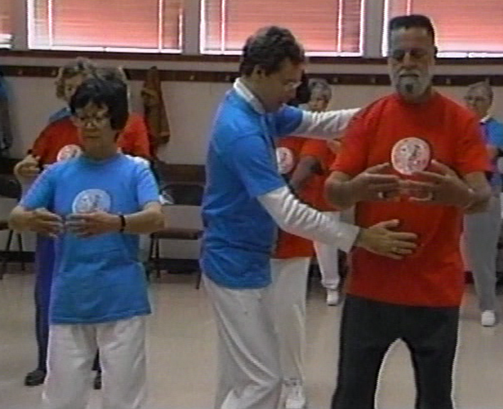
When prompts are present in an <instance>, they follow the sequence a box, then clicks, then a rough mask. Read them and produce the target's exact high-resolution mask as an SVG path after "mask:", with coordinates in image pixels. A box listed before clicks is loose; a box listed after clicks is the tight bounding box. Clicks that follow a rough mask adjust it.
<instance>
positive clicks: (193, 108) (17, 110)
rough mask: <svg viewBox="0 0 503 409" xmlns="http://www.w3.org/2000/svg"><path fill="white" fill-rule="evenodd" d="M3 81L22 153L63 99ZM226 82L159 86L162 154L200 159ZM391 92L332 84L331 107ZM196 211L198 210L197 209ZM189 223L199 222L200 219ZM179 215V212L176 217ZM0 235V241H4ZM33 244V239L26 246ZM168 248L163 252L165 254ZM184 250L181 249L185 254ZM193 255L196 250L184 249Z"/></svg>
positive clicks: (36, 82)
mask: <svg viewBox="0 0 503 409" xmlns="http://www.w3.org/2000/svg"><path fill="white" fill-rule="evenodd" d="M64 62H65V60H58V59H30V58H21V57H7V58H3V59H2V64H6V65H49V66H57V65H60V64H62V63H64ZM102 63H103V64H110V65H112V64H113V65H122V66H124V67H125V68H148V67H150V66H151V65H153V64H152V63H151V62H138V61H135V62H133V61H131V62H128V61H103V62H102ZM156 64H157V65H158V67H159V68H161V69H172V70H177V69H179V70H208V71H211V70H222V71H234V70H236V65H235V64H228V63H178V62H177V63H174V62H166V63H163V62H158V63H156ZM309 70H310V72H312V73H316V72H318V73H320V72H321V73H369V74H382V73H385V72H386V67H385V66H382V65H375V66H372V65H354V66H351V65H346V64H344V65H339V66H337V65H334V66H330V65H318V66H314V65H313V66H311V67H309ZM437 72H438V73H439V74H466V75H471V74H484V75H485V74H487V75H490V74H503V67H500V66H492V65H484V66H470V65H456V66H439V67H437ZM6 80H7V82H8V85H9V88H10V91H11V96H12V106H11V110H12V117H13V118H12V119H13V127H14V133H15V142H14V146H13V149H12V155H13V156H16V157H21V156H22V155H23V154H24V152H26V150H27V149H28V148H29V147H30V146H31V144H32V142H33V140H34V139H35V138H36V136H37V135H38V133H39V132H40V131H41V129H42V128H43V127H44V125H45V124H46V122H47V118H48V117H49V115H50V114H51V113H52V112H54V111H55V110H56V109H58V108H60V107H61V103H60V102H59V101H58V100H57V99H56V97H55V96H54V85H53V84H54V80H53V79H50V78H26V77H7V79H6ZM229 87H230V84H223V83H191V82H165V83H163V92H164V98H165V102H166V107H167V111H168V116H169V120H170V124H171V128H172V139H171V142H170V144H169V145H168V146H167V148H166V149H164V150H163V151H162V152H161V154H160V157H161V158H162V159H163V160H165V161H167V162H169V163H177V164H204V158H205V151H206V144H207V137H208V132H209V129H210V125H211V121H212V116H213V114H214V112H215V110H216V108H217V105H218V102H219V101H220V99H221V98H222V96H223V95H224V93H225V91H226V90H227V89H229ZM140 88H141V82H138V81H135V82H133V83H132V100H133V108H134V109H135V110H137V111H138V110H140V107H141V103H140V100H139V90H140ZM441 90H442V91H443V92H445V93H446V94H447V95H449V96H451V97H453V98H456V99H460V98H461V96H462V95H463V88H458V87H446V88H444V89H441ZM387 92H389V88H388V87H386V86H336V87H334V101H333V104H332V106H333V107H334V108H344V107H356V106H363V105H365V104H368V103H369V102H371V101H373V100H375V99H376V98H378V97H380V96H382V95H385V94H386V93H387ZM495 94H496V101H495V109H494V110H495V116H497V117H500V118H503V88H495ZM12 205H13V203H12V201H7V200H0V217H3V216H5V215H6V214H7V212H8V210H9V209H10V208H11V207H12ZM196 216H197V215H196ZM196 216H194V215H192V216H191V217H190V219H191V223H194V224H195V225H197V224H198V223H199V221H197V220H193V219H194V217H196ZM177 219H178V218H177ZM1 243H2V239H1V238H0V246H1V245H2V244H1ZM29 247H30V248H31V245H30V246H29ZM182 247H184V246H183V245H182V246H181V247H179V246H178V245H176V246H169V248H167V247H165V250H166V251H169V253H172V252H173V253H177V254H178V253H179V251H180V248H182ZM169 253H166V254H169ZM185 253H186V251H184V255H186V254H185ZM188 253H190V254H191V255H192V256H194V255H195V254H196V253H197V251H196V250H195V249H192V250H190V251H188Z"/></svg>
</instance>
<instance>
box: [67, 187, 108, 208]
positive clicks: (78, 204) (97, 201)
mask: <svg viewBox="0 0 503 409" xmlns="http://www.w3.org/2000/svg"><path fill="white" fill-rule="evenodd" d="M111 205H112V199H111V198H110V195H109V194H108V193H107V192H105V191H104V190H101V189H88V190H83V191H82V192H80V193H79V194H78V195H77V197H76V198H75V199H74V201H73V204H72V211H73V213H92V212H98V211H102V212H109V211H110V208H111Z"/></svg>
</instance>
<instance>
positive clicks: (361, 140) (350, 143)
mask: <svg viewBox="0 0 503 409" xmlns="http://www.w3.org/2000/svg"><path fill="white" fill-rule="evenodd" d="M368 132H369V131H368V129H367V126H365V120H364V117H363V116H358V117H355V118H354V119H353V120H352V121H351V123H350V125H349V128H348V129H347V131H346V133H345V135H344V137H343V138H342V145H341V149H340V151H339V152H338V153H337V156H336V159H335V161H334V163H333V164H332V165H331V167H330V170H332V171H337V172H342V173H345V174H347V175H349V176H353V177H354V176H356V175H358V174H360V173H361V172H363V171H364V170H365V169H366V168H367V158H368V150H369V147H368V143H369V142H368V140H369V135H368Z"/></svg>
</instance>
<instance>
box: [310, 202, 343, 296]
mask: <svg viewBox="0 0 503 409" xmlns="http://www.w3.org/2000/svg"><path fill="white" fill-rule="evenodd" d="M324 214H326V215H328V216H330V217H331V218H333V219H335V220H340V213H339V212H324ZM313 244H314V250H315V252H316V258H317V259H318V266H319V267H320V273H321V284H322V285H323V287H325V288H327V289H330V290H337V289H338V288H339V284H340V281H341V277H340V275H339V249H338V248H337V247H336V246H334V245H331V244H327V243H322V242H316V241H315V242H314V243H313Z"/></svg>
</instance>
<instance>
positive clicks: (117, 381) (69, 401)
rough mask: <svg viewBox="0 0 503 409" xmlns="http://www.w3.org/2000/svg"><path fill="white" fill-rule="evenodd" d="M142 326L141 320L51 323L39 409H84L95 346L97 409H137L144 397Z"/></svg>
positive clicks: (140, 407)
mask: <svg viewBox="0 0 503 409" xmlns="http://www.w3.org/2000/svg"><path fill="white" fill-rule="evenodd" d="M145 326H146V318H145V317H144V316H142V317H134V318H131V319H127V320H121V321H114V322H110V323H104V324H82V325H81V324H70V325H51V327H50V330H49V347H48V358H47V378H46V380H45V385H44V392H43V395H42V400H43V407H44V408H45V409H85V408H86V407H87V403H88V401H89V394H90V391H91V387H92V366H93V361H94V356H95V354H96V350H97V349H98V348H99V351H100V363H101V368H102V373H103V375H102V376H103V395H102V396H103V404H102V409H143V408H144V407H145V404H146V399H147V387H146V353H145Z"/></svg>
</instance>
